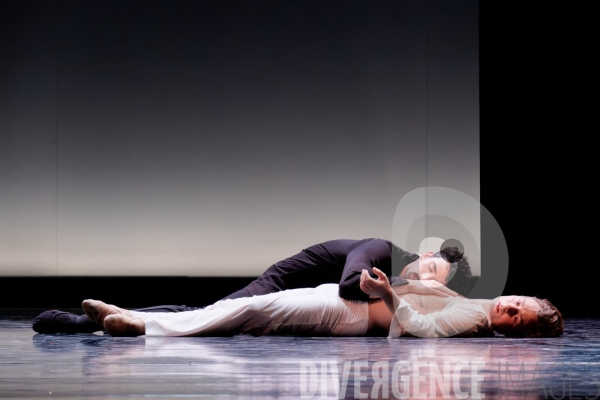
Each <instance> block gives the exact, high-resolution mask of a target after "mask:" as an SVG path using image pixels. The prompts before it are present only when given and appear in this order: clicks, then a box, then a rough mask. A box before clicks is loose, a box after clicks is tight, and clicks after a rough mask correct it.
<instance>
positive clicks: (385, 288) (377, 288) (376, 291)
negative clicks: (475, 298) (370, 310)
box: [360, 267, 459, 298]
mask: <svg viewBox="0 0 600 400" xmlns="http://www.w3.org/2000/svg"><path fill="white" fill-rule="evenodd" d="M373 272H374V273H375V275H377V279H374V278H372V277H371V275H369V273H368V272H367V270H366V269H363V270H362V273H361V275H360V289H361V290H362V291H363V292H365V293H366V294H368V295H369V297H372V298H374V297H384V296H386V295H388V294H389V293H390V292H391V291H392V287H391V286H390V283H389V281H388V279H387V276H386V275H385V274H384V273H383V271H381V270H380V269H379V268H375V267H373ZM407 281H408V285H402V286H397V287H396V289H394V290H395V291H396V292H397V294H405V293H414V294H421V295H434V296H440V297H448V296H453V297H454V296H458V295H459V294H458V293H456V292H455V291H453V290H451V289H448V288H447V287H446V286H444V285H442V284H441V283H439V282H437V281H433V280H425V281H420V280H414V279H407Z"/></svg>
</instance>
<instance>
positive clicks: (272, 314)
mask: <svg viewBox="0 0 600 400" xmlns="http://www.w3.org/2000/svg"><path fill="white" fill-rule="evenodd" d="M373 272H374V273H375V274H376V275H377V279H374V278H372V277H371V276H370V275H369V274H368V272H367V271H366V270H364V271H363V273H362V275H361V277H360V288H361V290H362V291H363V292H365V293H366V294H367V295H369V296H370V297H377V298H378V299H375V300H369V301H357V300H346V299H343V298H341V297H339V295H338V285H336V284H323V285H320V286H318V287H316V288H304V289H292V290H285V291H280V292H276V293H270V294H266V295H261V296H253V297H247V298H238V299H227V300H220V301H218V302H216V303H214V304H213V305H210V306H208V307H206V308H204V309H200V310H195V311H185V312H181V313H146V312H140V311H131V310H126V309H122V308H119V307H116V306H114V305H109V304H106V303H103V302H101V301H97V300H91V299H88V300H85V301H84V302H83V304H82V307H83V309H84V311H85V313H86V315H87V316H88V317H89V318H90V319H92V320H94V321H95V322H97V323H99V324H102V325H103V326H104V328H105V330H106V331H107V332H108V333H109V334H111V335H113V336H139V335H148V336H224V335H236V334H252V335H255V336H259V335H297V336H388V337H397V336H402V335H413V336H418V337H427V338H437V337H452V336H466V337H469V336H493V331H496V332H498V333H501V334H503V335H505V336H516V337H539V336H545V337H553V336H560V335H562V333H563V331H564V323H563V318H562V315H561V314H560V312H559V311H558V309H556V307H554V306H553V305H552V304H551V303H550V302H549V301H548V300H544V299H537V298H535V297H528V296H500V297H497V298H496V299H493V300H489V299H467V298H464V297H441V296H435V295H418V294H412V293H407V292H406V289H405V288H406V285H403V286H398V287H394V288H392V287H391V286H390V283H389V280H388V279H387V276H386V275H385V274H384V273H383V272H382V271H381V270H379V269H377V268H373Z"/></svg>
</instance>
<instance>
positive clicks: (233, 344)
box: [0, 316, 600, 399]
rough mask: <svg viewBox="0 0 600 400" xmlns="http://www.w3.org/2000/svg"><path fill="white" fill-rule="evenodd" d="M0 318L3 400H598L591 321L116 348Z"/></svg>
mask: <svg viewBox="0 0 600 400" xmlns="http://www.w3.org/2000/svg"><path fill="white" fill-rule="evenodd" d="M32 320H33V318H31V317H19V316H5V317H0V355H1V356H0V360H1V361H0V398H74V399H75V398H103V399H107V398H109V399H112V398H128V399H136V398H140V399H141V398H148V397H151V398H230V397H234V398H256V399H276V398H277V399H287V398H290V399H299V398H315V399H318V398H390V399H394V398H411V399H413V398H434V397H437V398H477V397H478V396H480V398H482V397H483V396H484V395H485V398H486V399H494V398H509V399H510V398H514V399H522V398H529V399H539V398H554V399H559V398H565V399H568V398H577V397H580V398H585V397H586V396H587V397H588V398H590V399H591V398H600V333H599V332H600V320H586V319H579V320H567V321H566V332H565V335H564V336H563V337H561V338H558V339H508V338H504V337H495V338H486V339H415V338H401V339H387V338H300V337H271V336H263V337H252V336H236V337H228V338H201V337H196V338H151V337H137V338H113V337H110V336H108V335H106V334H104V335H100V334H81V335H39V334H36V333H35V332H34V331H33V330H31V322H32Z"/></svg>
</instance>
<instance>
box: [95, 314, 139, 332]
mask: <svg viewBox="0 0 600 400" xmlns="http://www.w3.org/2000/svg"><path fill="white" fill-rule="evenodd" d="M104 329H106V331H107V332H108V333H109V334H110V335H111V336H140V335H145V334H146V323H145V322H144V320H143V319H141V318H132V317H130V316H126V315H123V314H112V315H108V316H107V317H106V318H105V319H104Z"/></svg>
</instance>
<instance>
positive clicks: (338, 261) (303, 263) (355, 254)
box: [33, 238, 471, 333]
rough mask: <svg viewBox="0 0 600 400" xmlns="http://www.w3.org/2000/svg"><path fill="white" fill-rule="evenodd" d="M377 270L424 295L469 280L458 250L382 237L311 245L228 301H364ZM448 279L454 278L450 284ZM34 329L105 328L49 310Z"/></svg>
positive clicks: (447, 291)
mask: <svg viewBox="0 0 600 400" xmlns="http://www.w3.org/2000/svg"><path fill="white" fill-rule="evenodd" d="M392 262H393V263H394V264H396V263H397V265H399V266H401V267H402V272H401V273H400V276H397V277H390V275H391V271H392ZM373 267H376V268H378V269H380V270H381V271H383V272H384V273H385V274H386V275H387V276H388V277H389V278H388V279H389V281H390V284H391V285H392V286H399V285H406V284H409V288H408V289H409V291H412V292H415V293H423V294H434V295H442V296H448V295H451V296H455V295H456V294H457V293H456V292H458V293H460V294H463V293H464V292H465V291H466V289H467V287H468V285H469V281H470V279H471V270H470V267H469V264H468V262H467V259H466V257H464V256H463V254H462V253H460V252H459V251H458V249H457V248H456V247H453V248H444V249H442V250H440V252H437V253H433V252H430V253H426V254H423V255H421V256H419V255H417V254H413V253H409V252H406V251H404V250H402V249H400V248H399V247H398V246H396V245H394V244H393V243H392V242H390V241H388V240H384V239H378V238H368V239H362V240H352V239H338V240H330V241H327V242H323V243H319V244H316V245H313V246H310V247H307V248H305V249H303V250H302V251H301V252H299V253H298V254H295V255H293V256H291V257H288V258H286V259H284V260H281V261H279V262H276V263H275V264H273V265H272V266H270V267H269V268H268V269H267V270H266V271H265V272H264V273H263V274H262V275H261V276H260V277H258V278H257V279H255V280H254V281H252V282H251V283H250V284H249V285H248V286H246V287H244V288H242V289H240V290H238V291H236V292H234V293H232V294H230V295H229V296H227V297H225V298H224V299H235V298H240V297H251V296H258V295H264V294H268V293H275V292H279V291H282V290H288V289H298V288H316V287H317V286H319V285H322V284H325V283H336V284H339V296H340V297H341V298H343V299H346V300H362V301H365V300H368V298H369V296H368V295H367V294H366V293H364V292H363V291H362V290H361V289H360V276H361V272H362V270H363V269H366V270H367V271H368V273H369V274H370V275H371V276H375V275H374V273H373ZM450 277H452V279H450V280H449V278H450ZM419 280H423V281H437V282H438V284H437V285H435V286H433V285H422V284H420V282H419ZM442 285H445V286H442ZM432 286H433V287H432ZM199 308H202V307H187V306H176V305H167V306H156V307H149V308H142V309H138V311H144V312H182V311H193V310H197V309H199ZM33 330H35V331H36V332H38V333H91V332H96V331H99V330H103V326H102V325H100V324H97V323H95V322H94V321H92V320H90V319H89V318H88V317H87V316H85V315H76V314H72V313H68V312H64V311H59V310H49V311H45V312H43V313H42V314H40V315H38V316H37V317H36V318H35V320H34V322H33Z"/></svg>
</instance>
